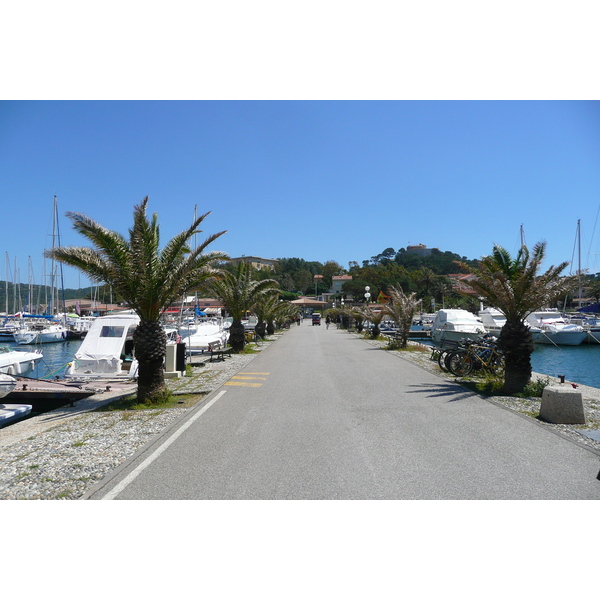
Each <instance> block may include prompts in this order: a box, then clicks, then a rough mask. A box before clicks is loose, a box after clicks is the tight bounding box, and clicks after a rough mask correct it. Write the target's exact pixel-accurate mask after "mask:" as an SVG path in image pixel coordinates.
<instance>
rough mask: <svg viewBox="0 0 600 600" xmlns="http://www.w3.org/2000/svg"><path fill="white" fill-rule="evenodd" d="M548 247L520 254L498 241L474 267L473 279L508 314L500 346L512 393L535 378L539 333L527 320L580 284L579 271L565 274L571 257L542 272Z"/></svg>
mask: <svg viewBox="0 0 600 600" xmlns="http://www.w3.org/2000/svg"><path fill="white" fill-rule="evenodd" d="M545 253H546V242H538V243H537V244H536V245H535V246H534V247H533V249H532V252H531V254H530V253H529V250H528V249H527V247H526V246H522V247H521V249H520V250H519V252H518V253H517V256H516V257H514V258H513V257H511V256H510V254H509V253H508V252H507V251H506V250H505V249H504V248H502V247H501V246H498V245H496V246H494V250H493V252H492V254H491V255H490V256H485V257H483V258H482V259H481V261H480V263H479V268H477V269H471V270H472V272H473V273H474V275H475V276H476V278H475V279H473V280H471V281H469V282H468V285H469V286H470V287H471V288H472V289H473V290H475V291H476V292H477V293H478V294H479V295H480V296H482V297H483V298H484V299H485V300H486V302H487V303H488V304H489V306H493V307H494V308H497V309H498V310H500V311H502V312H503V313H504V315H505V317H506V323H505V325H504V327H502V330H501V332H500V338H499V340H498V346H499V348H500V350H501V351H502V352H503V354H504V359H505V364H506V369H505V375H504V391H505V393H507V394H514V393H516V392H520V391H522V390H523V388H524V387H525V386H526V385H527V384H528V383H529V381H530V380H531V353H532V352H533V336H532V334H531V331H530V329H529V327H528V326H527V325H526V324H525V319H526V317H527V315H529V314H530V313H531V312H533V311H535V310H539V309H540V308H543V307H545V306H550V305H552V304H553V303H554V302H555V301H556V300H557V299H558V298H559V297H561V296H562V295H563V294H565V293H566V292H568V291H570V290H572V289H574V288H575V286H576V285H577V276H576V275H572V276H568V277H561V273H562V271H563V270H564V269H565V268H566V267H567V265H568V264H569V263H568V262H563V263H561V264H559V265H558V266H556V267H554V266H551V267H550V268H549V269H548V270H547V271H546V272H545V273H542V274H540V273H539V270H540V266H541V264H542V262H543V260H544V256H545ZM462 266H465V267H466V265H462Z"/></svg>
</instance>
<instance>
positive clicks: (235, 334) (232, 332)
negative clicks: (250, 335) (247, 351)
mask: <svg viewBox="0 0 600 600" xmlns="http://www.w3.org/2000/svg"><path fill="white" fill-rule="evenodd" d="M229 345H230V346H231V347H232V348H233V351H234V352H235V353H238V352H243V351H244V346H245V345H246V336H245V335H244V325H243V324H242V321H241V320H240V319H234V321H233V323H232V324H231V327H230V328H229Z"/></svg>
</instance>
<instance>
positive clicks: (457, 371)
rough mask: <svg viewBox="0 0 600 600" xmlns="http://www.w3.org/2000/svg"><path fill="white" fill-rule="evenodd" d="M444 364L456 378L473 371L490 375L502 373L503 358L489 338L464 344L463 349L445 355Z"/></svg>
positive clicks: (492, 340)
mask: <svg viewBox="0 0 600 600" xmlns="http://www.w3.org/2000/svg"><path fill="white" fill-rule="evenodd" d="M444 364H445V366H446V368H447V369H448V371H450V372H451V373H452V374H453V375H456V376H457V377H466V376H467V375H470V374H471V373H472V372H473V371H474V370H485V371H487V372H489V373H491V374H492V375H496V374H498V373H500V372H502V371H504V357H503V356H502V354H501V353H500V351H499V350H498V348H497V345H496V340H495V338H494V339H492V338H491V336H489V337H487V338H485V337H484V338H483V339H479V340H469V341H467V342H465V344H464V346H463V347H461V348H457V349H456V350H454V351H452V352H450V353H447V354H446V357H445V362H444Z"/></svg>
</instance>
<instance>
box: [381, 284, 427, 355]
mask: <svg viewBox="0 0 600 600" xmlns="http://www.w3.org/2000/svg"><path fill="white" fill-rule="evenodd" d="M388 293H389V295H390V298H391V301H390V303H389V304H386V305H385V306H384V309H383V310H384V312H385V314H386V315H389V316H390V317H391V318H392V319H393V320H394V321H395V323H396V324H397V325H398V328H399V330H400V347H401V348H406V346H407V344H408V332H409V331H410V327H411V325H412V321H413V317H414V314H415V312H416V310H417V306H418V304H419V301H418V300H416V296H417V294H416V292H412V293H410V294H409V295H408V296H407V295H406V294H405V293H404V291H403V290H402V288H401V287H397V288H396V287H393V286H392V287H390V288H389V290H388Z"/></svg>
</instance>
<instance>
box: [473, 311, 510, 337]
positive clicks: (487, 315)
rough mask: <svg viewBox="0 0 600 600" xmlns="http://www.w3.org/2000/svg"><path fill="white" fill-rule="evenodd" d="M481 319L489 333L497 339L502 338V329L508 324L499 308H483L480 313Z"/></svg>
mask: <svg viewBox="0 0 600 600" xmlns="http://www.w3.org/2000/svg"><path fill="white" fill-rule="evenodd" d="M479 318H480V319H481V322H482V323H483V326H484V327H485V330H486V331H487V333H489V334H490V335H493V336H495V337H497V338H499V337H500V332H501V331H502V327H504V323H506V317H505V316H504V313H503V312H502V311H500V310H498V309H497V308H489V307H488V308H483V309H482V310H480V311H479Z"/></svg>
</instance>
